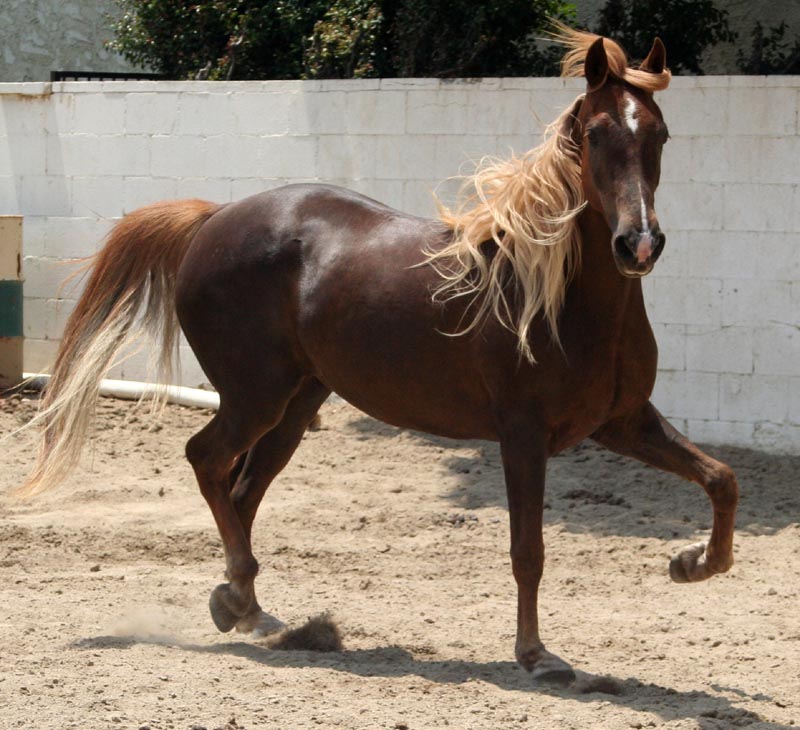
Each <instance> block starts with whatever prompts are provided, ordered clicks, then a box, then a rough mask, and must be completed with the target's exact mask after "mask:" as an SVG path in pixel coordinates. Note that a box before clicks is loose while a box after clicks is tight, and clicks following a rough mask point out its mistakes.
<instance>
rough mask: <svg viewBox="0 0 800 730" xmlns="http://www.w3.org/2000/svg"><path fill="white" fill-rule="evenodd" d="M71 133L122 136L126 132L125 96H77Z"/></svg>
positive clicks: (74, 101)
mask: <svg viewBox="0 0 800 730" xmlns="http://www.w3.org/2000/svg"><path fill="white" fill-rule="evenodd" d="M69 131H70V132H72V133H74V134H98V135H101V134H102V135H107V134H122V133H123V132H124V131H125V95H124V94H75V96H74V97H73V100H72V123H71V125H70V129H69Z"/></svg>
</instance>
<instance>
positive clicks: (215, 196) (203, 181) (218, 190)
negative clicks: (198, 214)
mask: <svg viewBox="0 0 800 730" xmlns="http://www.w3.org/2000/svg"><path fill="white" fill-rule="evenodd" d="M176 195H177V197H178V198H181V199H182V198H200V199H201V200H210V201H211V202H212V203H229V202H231V200H232V199H233V198H232V196H231V181H230V179H228V178H216V177H184V178H181V179H180V180H178V181H177V190H176Z"/></svg>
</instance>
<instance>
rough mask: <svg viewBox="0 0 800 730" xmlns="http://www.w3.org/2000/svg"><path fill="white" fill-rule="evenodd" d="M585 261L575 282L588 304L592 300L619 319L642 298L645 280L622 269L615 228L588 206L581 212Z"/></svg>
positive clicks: (582, 254) (607, 314) (595, 305)
mask: <svg viewBox="0 0 800 730" xmlns="http://www.w3.org/2000/svg"><path fill="white" fill-rule="evenodd" d="M578 225H579V226H580V229H581V263H580V268H579V270H578V273H577V275H576V277H575V280H574V282H573V286H574V287H575V293H576V294H578V295H579V297H580V301H581V302H582V303H583V305H584V306H586V305H588V304H591V306H592V307H593V308H595V307H596V308H597V310H598V311H602V312H603V314H604V318H607V319H608V320H613V319H616V318H617V317H619V316H621V315H623V314H624V313H625V310H626V309H627V308H628V306H629V305H630V304H631V303H633V302H640V301H641V282H640V280H639V279H630V278H628V277H626V276H623V275H622V274H620V273H619V270H618V269H617V265H616V264H615V263H614V256H613V254H612V250H611V230H610V229H609V227H608V225H607V224H606V221H605V219H604V218H603V216H602V215H601V214H600V213H598V212H597V211H595V210H594V209H592V208H589V207H588V206H587V207H586V208H585V209H584V211H583V212H582V213H581V214H580V216H579V218H578Z"/></svg>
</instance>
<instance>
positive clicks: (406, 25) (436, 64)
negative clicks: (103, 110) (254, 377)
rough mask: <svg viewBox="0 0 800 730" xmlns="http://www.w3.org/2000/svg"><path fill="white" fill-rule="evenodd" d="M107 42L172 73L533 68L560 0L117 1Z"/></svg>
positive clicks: (552, 58)
mask: <svg viewBox="0 0 800 730" xmlns="http://www.w3.org/2000/svg"><path fill="white" fill-rule="evenodd" d="M117 2H118V3H119V5H120V6H121V9H122V11H123V14H122V17H121V18H120V19H119V20H118V21H117V22H116V23H115V24H114V31H115V34H116V39H115V40H114V41H113V42H112V43H110V44H109V45H110V47H111V48H112V49H113V50H115V51H118V52H119V53H121V54H122V55H123V56H125V58H127V59H128V60H129V61H131V62H133V63H136V64H138V65H141V66H146V67H150V68H153V69H154V70H156V71H158V72H160V73H162V74H164V75H165V76H167V77H169V78H210V79H220V78H237V79H250V78H272V79H285V78H302V77H304V76H305V77H314V78H348V77H359V76H361V77H364V76H451V77H455V76H504V75H509V76H531V75H543V74H547V73H555V72H556V70H557V64H556V60H557V58H558V56H559V55H560V53H559V51H557V50H554V49H549V50H548V49H545V50H542V49H541V48H540V46H539V44H538V43H537V42H536V39H535V37H536V35H537V34H540V33H541V31H542V29H543V28H544V27H545V25H546V22H547V16H551V17H556V18H561V19H563V20H567V21H570V20H573V19H574V12H575V11H574V6H573V5H572V4H570V3H568V2H564V1H563V0H487V1H486V2H481V3H475V2H472V1H471V0H469V1H468V0H335V2H333V3H326V2H319V1H317V0H305V1H304V0H204V1H198V0H194V1H192V0H117Z"/></svg>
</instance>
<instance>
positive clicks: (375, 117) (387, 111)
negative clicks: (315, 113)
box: [347, 91, 406, 134]
mask: <svg viewBox="0 0 800 730" xmlns="http://www.w3.org/2000/svg"><path fill="white" fill-rule="evenodd" d="M405 115H406V92H404V91H353V92H350V93H349V94H348V95H347V131H348V132H349V133H350V134H403V132H405V131H406V122H405Z"/></svg>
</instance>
